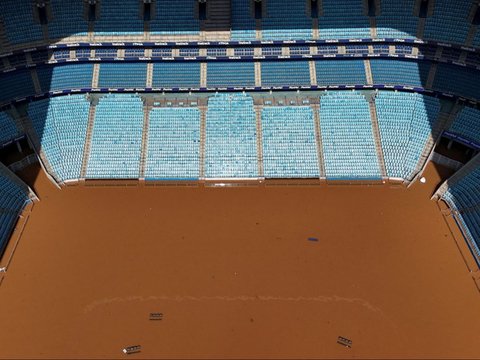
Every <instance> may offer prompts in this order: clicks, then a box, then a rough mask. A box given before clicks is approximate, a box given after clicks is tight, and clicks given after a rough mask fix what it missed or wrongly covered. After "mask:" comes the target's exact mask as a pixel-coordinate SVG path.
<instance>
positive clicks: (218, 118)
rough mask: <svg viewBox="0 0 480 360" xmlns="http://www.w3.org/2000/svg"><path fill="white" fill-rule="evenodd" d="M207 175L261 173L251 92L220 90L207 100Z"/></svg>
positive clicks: (237, 176)
mask: <svg viewBox="0 0 480 360" xmlns="http://www.w3.org/2000/svg"><path fill="white" fill-rule="evenodd" d="M205 177H206V178H253V177H258V161H257V136H256V117H255V112H254V110H253V98H252V97H251V96H247V95H243V94H219V95H216V96H213V97H211V98H210V99H209V100H208V111H207V121H206V142H205Z"/></svg>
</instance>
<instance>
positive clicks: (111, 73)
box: [98, 63, 147, 88]
mask: <svg viewBox="0 0 480 360" xmlns="http://www.w3.org/2000/svg"><path fill="white" fill-rule="evenodd" d="M119 74H121V76H119ZM146 84H147V64H145V63H121V64H119V63H102V64H100V73H99V78H98V86H99V87H105V88H144V87H145V86H146Z"/></svg>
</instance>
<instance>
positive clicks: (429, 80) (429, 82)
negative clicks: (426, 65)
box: [425, 63, 437, 89]
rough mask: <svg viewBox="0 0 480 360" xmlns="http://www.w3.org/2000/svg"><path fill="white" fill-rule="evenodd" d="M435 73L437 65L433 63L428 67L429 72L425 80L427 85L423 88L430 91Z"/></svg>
mask: <svg viewBox="0 0 480 360" xmlns="http://www.w3.org/2000/svg"><path fill="white" fill-rule="evenodd" d="M436 73H437V64H435V63H434V64H432V65H431V66H430V72H429V73H428V78H427V83H426V84H425V88H427V89H431V88H432V87H433V83H434V81H435V74H436Z"/></svg>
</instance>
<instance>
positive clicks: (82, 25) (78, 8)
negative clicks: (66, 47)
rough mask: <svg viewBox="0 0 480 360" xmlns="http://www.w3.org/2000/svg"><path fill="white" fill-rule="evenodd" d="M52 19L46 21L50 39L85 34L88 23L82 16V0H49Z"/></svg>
mask: <svg viewBox="0 0 480 360" xmlns="http://www.w3.org/2000/svg"><path fill="white" fill-rule="evenodd" d="M50 4H51V6H52V19H51V20H50V21H49V22H48V36H49V38H50V39H63V38H65V37H69V36H72V35H74V36H85V35H87V31H88V23H87V21H86V20H85V18H84V17H83V2H81V1H70V2H69V3H68V4H67V3H66V2H65V1H64V0H51V1H50Z"/></svg>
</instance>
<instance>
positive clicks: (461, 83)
mask: <svg viewBox="0 0 480 360" xmlns="http://www.w3.org/2000/svg"><path fill="white" fill-rule="evenodd" d="M452 79H455V81H452ZM478 84H480V72H479V71H478V70H475V69H470V68H462V67H459V66H455V65H450V64H438V67H437V72H436V75H435V81H434V82H433V89H434V90H437V91H444V92H447V93H452V94H457V95H460V96H463V97H466V98H470V99H480V87H479V86H478Z"/></svg>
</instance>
